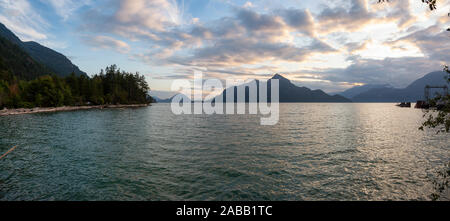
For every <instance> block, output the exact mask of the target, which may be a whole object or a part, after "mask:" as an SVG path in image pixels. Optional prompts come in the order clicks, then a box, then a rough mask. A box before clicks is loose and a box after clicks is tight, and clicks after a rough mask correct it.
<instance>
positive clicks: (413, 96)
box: [352, 71, 449, 102]
mask: <svg viewBox="0 0 450 221" xmlns="http://www.w3.org/2000/svg"><path fill="white" fill-rule="evenodd" d="M446 75H447V73H445V72H443V71H436V72H431V73H429V74H427V75H425V76H424V77H422V78H420V79H418V80H416V81H414V82H413V83H411V84H410V85H409V86H408V87H406V88H403V89H398V88H373V89H370V90H368V91H366V92H363V93H361V94H359V95H356V96H354V97H353V99H352V100H353V101H354V102H416V101H418V100H424V99H425V97H424V90H425V87H426V86H427V85H430V86H443V85H447V86H449V84H448V83H447V82H446V81H445V76H446ZM436 92H438V93H439V92H440V93H441V92H442V91H439V90H432V91H431V94H434V93H436Z"/></svg>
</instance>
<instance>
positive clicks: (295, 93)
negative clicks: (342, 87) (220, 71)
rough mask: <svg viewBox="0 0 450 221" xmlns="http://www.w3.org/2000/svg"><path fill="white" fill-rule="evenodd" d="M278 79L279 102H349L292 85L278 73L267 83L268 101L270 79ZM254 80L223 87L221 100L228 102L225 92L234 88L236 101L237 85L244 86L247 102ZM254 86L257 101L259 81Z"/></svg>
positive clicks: (235, 100) (343, 98) (235, 99)
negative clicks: (250, 86)
mask: <svg viewBox="0 0 450 221" xmlns="http://www.w3.org/2000/svg"><path fill="white" fill-rule="evenodd" d="M274 79H276V80H278V81H279V88H280V91H279V95H280V98H279V102H280V103H295V102H351V101H350V100H349V99H347V98H345V97H342V96H340V95H334V96H331V95H328V94H326V93H325V92H323V91H322V90H311V89H309V88H306V87H298V86H296V85H294V84H293V83H292V82H291V81H290V80H288V79H287V78H285V77H283V76H281V75H280V74H276V75H275V76H273V77H272V78H271V79H270V80H269V81H268V83H267V92H268V96H267V97H268V99H267V100H268V102H270V101H271V93H270V91H271V85H272V84H271V83H272V80H274ZM253 83H254V82H251V83H248V84H244V85H240V86H235V87H231V88H228V89H225V90H224V92H223V93H222V94H221V95H219V96H222V98H223V101H224V102H228V101H227V100H226V95H227V92H229V93H231V91H230V90H234V102H237V91H238V87H245V91H246V93H245V94H246V96H245V101H246V102H249V100H250V99H249V85H250V84H253ZM256 86H257V88H258V93H257V101H259V81H258V80H256Z"/></svg>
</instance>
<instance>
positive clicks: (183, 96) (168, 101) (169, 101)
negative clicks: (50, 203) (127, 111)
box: [152, 94, 192, 103]
mask: <svg viewBox="0 0 450 221" xmlns="http://www.w3.org/2000/svg"><path fill="white" fill-rule="evenodd" d="M177 95H181V96H182V98H183V99H186V101H187V102H192V101H191V99H189V98H188V97H187V96H186V95H184V94H176V95H174V96H172V97H171V98H168V99H160V98H158V97H155V96H152V97H153V99H155V101H156V102H157V103H172V100H173V98H174V97H176V96H177Z"/></svg>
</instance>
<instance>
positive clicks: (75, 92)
mask: <svg viewBox="0 0 450 221" xmlns="http://www.w3.org/2000/svg"><path fill="white" fill-rule="evenodd" d="M2 73H3V74H2ZM149 90H150V88H149V86H148V84H147V82H146V81H145V78H144V76H142V75H140V74H139V73H135V74H133V73H127V72H124V71H121V70H120V69H118V68H117V66H116V65H112V66H109V67H107V68H106V69H105V70H102V71H101V72H100V73H99V74H97V75H94V76H93V77H91V78H90V77H87V76H84V75H81V76H76V75H75V74H74V73H73V74H72V75H70V76H68V77H65V78H60V77H57V76H55V75H52V76H50V75H47V76H41V77H39V78H36V79H34V80H28V81H27V80H25V79H20V78H19V79H18V78H17V77H16V76H14V75H11V74H8V73H7V72H0V108H3V107H7V108H31V107H58V106H74V105H103V104H143V103H150V102H152V100H151V98H150V97H149V96H148V95H147V92H148V91H149Z"/></svg>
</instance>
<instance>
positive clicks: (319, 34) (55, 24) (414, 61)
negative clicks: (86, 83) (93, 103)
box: [0, 0, 450, 92]
mask: <svg viewBox="0 0 450 221" xmlns="http://www.w3.org/2000/svg"><path fill="white" fill-rule="evenodd" d="M437 7H438V10H436V11H429V10H427V7H426V5H424V4H423V3H422V2H421V1H420V0H410V1H408V0H392V1H390V2H389V3H387V4H386V3H385V4H377V0H342V1H341V0H334V1H331V0H330V1H326V0H322V1H317V0H287V1H272V0H261V1H239V0H237V1H231V0H185V1H182V0H179V1H171V0H98V1H94V0H0V22H1V23H3V24H5V25H6V26H7V27H8V28H9V29H10V30H12V31H13V32H14V33H15V34H16V35H18V36H19V37H20V38H21V39H22V40H24V41H31V40H32V41H37V42H39V43H41V44H43V45H45V46H47V47H50V48H52V49H55V50H57V51H59V52H61V53H63V54H65V55H66V56H68V57H69V58H70V59H71V60H72V61H73V63H74V64H76V65H78V66H79V67H80V69H82V70H83V71H85V72H87V73H88V74H90V75H92V74H95V73H98V72H99V70H100V69H101V68H104V67H106V66H107V65H110V64H117V65H118V66H119V67H120V68H122V69H124V70H126V71H131V72H135V71H138V72H140V73H141V74H144V75H145V76H146V78H147V80H148V81H149V82H150V86H151V88H152V89H153V90H155V91H168V90H170V82H171V81H172V80H173V79H185V78H192V77H193V71H195V70H202V71H203V72H204V76H205V78H221V79H224V78H228V77H236V78H244V79H245V78H258V79H265V78H268V77H270V76H272V75H273V74H275V73H281V74H283V75H284V76H286V77H287V78H289V79H291V80H292V81H293V82H294V83H295V84H297V85H300V86H307V87H310V88H312V89H323V90H325V91H326V92H336V91H342V90H345V89H347V88H349V87H352V86H354V85H362V84H390V85H392V86H394V87H404V86H407V85H408V84H409V83H411V82H412V81H413V80H415V79H417V78H419V77H421V76H423V75H425V74H426V73H429V72H431V71H435V70H439V69H442V65H443V64H444V63H448V62H449V61H450V53H449V51H450V32H446V31H445V29H446V28H448V27H450V19H449V17H448V16H447V14H448V13H449V12H450V1H449V0H441V1H439V0H438V5H437Z"/></svg>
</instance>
